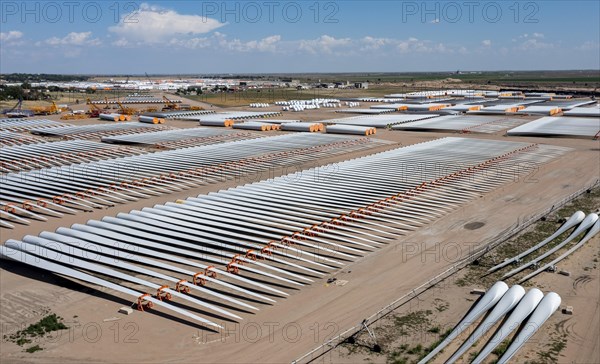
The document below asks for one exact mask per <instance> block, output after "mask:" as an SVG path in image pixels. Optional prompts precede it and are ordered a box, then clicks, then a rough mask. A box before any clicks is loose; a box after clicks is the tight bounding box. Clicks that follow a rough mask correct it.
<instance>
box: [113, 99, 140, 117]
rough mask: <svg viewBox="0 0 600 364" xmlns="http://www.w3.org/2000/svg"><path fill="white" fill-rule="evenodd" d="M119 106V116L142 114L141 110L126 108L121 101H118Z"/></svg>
mask: <svg viewBox="0 0 600 364" xmlns="http://www.w3.org/2000/svg"><path fill="white" fill-rule="evenodd" d="M117 105H119V114H122V115H137V114H139V113H140V111H139V110H137V109H134V108H132V107H125V106H123V104H121V103H120V102H119V101H117Z"/></svg>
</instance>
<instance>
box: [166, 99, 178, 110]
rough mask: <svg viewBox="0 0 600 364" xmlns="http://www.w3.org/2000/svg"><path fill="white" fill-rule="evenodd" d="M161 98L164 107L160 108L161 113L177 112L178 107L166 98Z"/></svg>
mask: <svg viewBox="0 0 600 364" xmlns="http://www.w3.org/2000/svg"><path fill="white" fill-rule="evenodd" d="M162 98H163V100H165V106H164V107H163V108H162V109H163V111H167V110H179V105H177V104H176V103H174V102H173V101H171V100H169V99H167V97H166V96H163V97H162Z"/></svg>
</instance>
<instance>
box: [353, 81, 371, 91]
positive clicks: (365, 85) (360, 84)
mask: <svg viewBox="0 0 600 364" xmlns="http://www.w3.org/2000/svg"><path fill="white" fill-rule="evenodd" d="M354 88H361V89H365V90H366V89H368V88H369V83H368V82H354Z"/></svg>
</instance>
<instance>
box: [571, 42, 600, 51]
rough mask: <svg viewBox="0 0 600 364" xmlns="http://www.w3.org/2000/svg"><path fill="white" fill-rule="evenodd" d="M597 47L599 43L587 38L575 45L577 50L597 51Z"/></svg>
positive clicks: (599, 45) (599, 47)
mask: <svg viewBox="0 0 600 364" xmlns="http://www.w3.org/2000/svg"><path fill="white" fill-rule="evenodd" d="M598 49H600V43H598V42H592V41H589V40H588V41H586V42H584V43H583V44H581V45H579V46H577V47H575V50H578V51H597V50H598Z"/></svg>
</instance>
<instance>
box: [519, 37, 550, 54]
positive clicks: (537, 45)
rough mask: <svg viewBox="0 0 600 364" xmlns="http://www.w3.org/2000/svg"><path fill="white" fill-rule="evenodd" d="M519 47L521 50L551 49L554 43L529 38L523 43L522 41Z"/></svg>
mask: <svg viewBox="0 0 600 364" xmlns="http://www.w3.org/2000/svg"><path fill="white" fill-rule="evenodd" d="M517 48H518V49H520V50H523V51H529V50H540V49H551V48H554V44H552V43H545V42H542V41H540V40H538V39H536V38H529V39H527V40H526V41H524V42H523V43H521V44H520V45H519V46H518V47H517Z"/></svg>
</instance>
